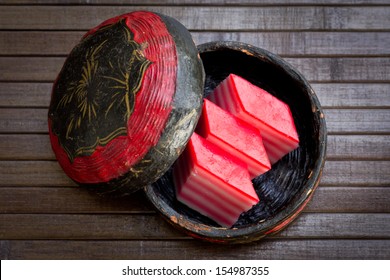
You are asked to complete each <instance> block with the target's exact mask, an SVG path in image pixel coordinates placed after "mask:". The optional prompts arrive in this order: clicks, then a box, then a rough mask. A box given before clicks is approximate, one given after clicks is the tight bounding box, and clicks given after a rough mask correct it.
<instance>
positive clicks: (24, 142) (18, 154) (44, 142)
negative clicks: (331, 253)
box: [0, 134, 390, 161]
mask: <svg viewBox="0 0 390 280" xmlns="http://www.w3.org/2000/svg"><path fill="white" fill-rule="evenodd" d="M389 147H390V137H389V136H387V135H329V136H328V146H327V159H328V160H347V159H350V160H389V159H390V148H389ZM0 160H11V161H12V160H38V161H40V160H55V156H54V153H53V152H52V149H51V145H50V139H49V136H48V135H47V134H3V135H2V134H0Z"/></svg>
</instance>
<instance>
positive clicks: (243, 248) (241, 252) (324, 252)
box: [0, 239, 390, 259]
mask: <svg viewBox="0 0 390 280" xmlns="http://www.w3.org/2000/svg"><path fill="white" fill-rule="evenodd" d="M0 246H1V247H0V249H1V252H3V253H2V256H1V258H2V259H75V258H76V259H388V258H389V257H390V241H389V240H388V239H384V240H354V239H351V240H348V239H347V240H342V239H341V240H323V239H306V240H305V239H303V240H300V239H298V240H270V239H268V240H264V241H263V242H256V243H253V244H247V245H236V246H216V245H215V244H208V243H204V242H200V241H195V240H182V241H158V240H156V241H148V242H147V243H146V242H145V241H143V240H141V241H138V240H134V241H68V240H66V241H62V240H59V241H47V240H42V241H39V240H37V241H34V240H20V241H18V240H13V241H12V240H11V241H10V240H4V241H1V243H0ZM210 252H213V253H212V254H210ZM318 252H321V253H320V254H319V253H318Z"/></svg>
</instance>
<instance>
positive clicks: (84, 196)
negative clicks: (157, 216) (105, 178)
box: [0, 186, 154, 227]
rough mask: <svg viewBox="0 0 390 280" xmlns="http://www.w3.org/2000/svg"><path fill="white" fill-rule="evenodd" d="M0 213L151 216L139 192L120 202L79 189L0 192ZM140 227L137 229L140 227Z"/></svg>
mask: <svg viewBox="0 0 390 280" xmlns="http://www.w3.org/2000/svg"><path fill="white" fill-rule="evenodd" d="M0 193H1V196H0V202H1V204H0V213H36V214H43V213H94V214H99V213H133V214H134V213H143V214H145V213H151V212H154V210H153V209H152V207H151V206H150V205H149V203H148V201H147V200H146V198H145V196H144V194H143V193H142V192H141V191H140V192H137V193H135V194H133V195H131V196H127V197H122V198H115V199H114V198H106V197H100V196H97V195H96V194H94V193H89V192H87V191H86V190H85V189H80V188H72V187H66V188H40V187H31V186H29V187H20V188H7V187H4V188H0ZM140 226H141V225H140ZM141 227H142V226H141Z"/></svg>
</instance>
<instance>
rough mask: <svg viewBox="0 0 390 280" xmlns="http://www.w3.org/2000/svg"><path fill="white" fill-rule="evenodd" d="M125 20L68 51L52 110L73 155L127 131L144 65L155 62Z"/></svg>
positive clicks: (60, 135) (54, 124) (62, 140)
mask: <svg viewBox="0 0 390 280" xmlns="http://www.w3.org/2000/svg"><path fill="white" fill-rule="evenodd" d="M133 38H134V36H133V34H132V32H131V31H130V29H129V28H128V27H127V25H126V23H125V21H124V20H120V21H118V22H117V23H114V24H112V25H109V26H104V27H102V28H100V29H99V30H97V31H96V32H95V33H94V34H92V35H89V36H88V37H86V38H84V39H83V40H82V41H81V42H80V43H79V44H78V45H77V46H76V47H75V48H74V49H73V50H72V52H71V53H70V55H69V57H68V58H67V60H66V62H65V64H64V66H63V68H62V70H61V73H60V75H59V78H58V80H57V82H56V83H55V85H54V88H53V97H52V103H51V104H50V110H49V116H50V118H51V119H52V131H53V132H54V133H55V134H56V135H57V136H58V138H59V142H60V144H61V146H62V147H63V148H64V150H65V151H66V153H67V154H68V156H69V159H70V160H71V161H73V160H74V158H75V157H77V156H85V155H91V154H92V153H93V152H94V151H95V149H96V147H97V146H98V145H100V146H104V145H106V144H107V143H109V142H110V141H111V140H112V139H114V138H115V137H118V136H120V135H127V121H128V119H129V117H130V115H131V114H132V112H133V110H134V104H135V97H136V94H137V92H138V91H139V89H140V87H141V84H142V80H143V77H144V74H145V71H146V69H147V68H148V67H149V65H150V64H151V63H152V62H151V61H149V60H148V59H146V58H145V56H144V55H143V52H142V50H143V47H144V46H143V45H141V44H138V43H137V42H135V41H134V39H133Z"/></svg>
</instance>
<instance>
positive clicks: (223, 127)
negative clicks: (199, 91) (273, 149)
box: [196, 99, 271, 179]
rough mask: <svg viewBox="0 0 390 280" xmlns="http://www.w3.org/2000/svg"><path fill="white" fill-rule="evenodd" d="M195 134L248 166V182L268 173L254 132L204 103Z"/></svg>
mask: <svg viewBox="0 0 390 280" xmlns="http://www.w3.org/2000/svg"><path fill="white" fill-rule="evenodd" d="M196 131H197V133H198V134H199V135H201V136H202V137H204V138H205V139H207V140H209V141H210V142H212V143H214V144H216V145H217V146H219V147H220V148H222V149H223V150H225V152H227V153H229V154H231V155H233V156H235V157H237V158H239V159H240V160H241V161H243V162H245V163H246V164H247V166H248V169H249V173H250V176H251V179H253V178H255V177H257V176H259V175H261V174H263V173H265V172H267V171H268V170H270V169H271V163H270V161H269V159H268V156H267V152H266V151H265V149H264V146H263V141H262V138H261V135H260V132H259V130H258V129H256V128H254V127H252V126H250V125H249V124H247V123H246V122H244V121H242V120H240V119H238V118H236V117H235V116H233V115H232V114H230V113H228V112H227V111H225V110H223V109H222V108H220V107H219V106H217V105H215V104H214V103H212V102H211V101H209V100H207V99H206V100H204V104H203V109H202V114H201V117H200V119H199V122H198V126H197V129H196Z"/></svg>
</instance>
